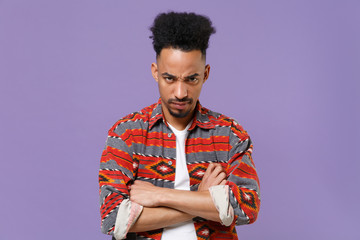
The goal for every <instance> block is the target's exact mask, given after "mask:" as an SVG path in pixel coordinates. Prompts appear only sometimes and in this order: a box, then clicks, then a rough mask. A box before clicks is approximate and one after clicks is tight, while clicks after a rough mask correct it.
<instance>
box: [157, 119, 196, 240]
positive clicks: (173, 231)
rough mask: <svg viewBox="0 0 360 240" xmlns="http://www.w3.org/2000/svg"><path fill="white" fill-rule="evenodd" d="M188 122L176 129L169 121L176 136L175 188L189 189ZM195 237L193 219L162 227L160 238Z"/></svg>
mask: <svg viewBox="0 0 360 240" xmlns="http://www.w3.org/2000/svg"><path fill="white" fill-rule="evenodd" d="M191 123H192V122H190V123H189V124H188V125H187V126H186V128H185V129H184V130H182V131H179V130H177V129H176V128H174V127H173V126H171V125H170V124H169V123H168V125H169V127H170V129H171V130H172V131H173V133H174V134H175V136H176V170H175V189H179V190H188V191H190V179H189V172H188V169H187V165H186V156H185V140H186V138H187V135H188V129H189V127H190V126H191ZM184 239H189V240H191V239H194V240H196V239H197V236H196V231H195V226H194V221H192V220H190V221H187V222H183V223H179V224H175V225H172V226H169V227H166V228H164V231H163V234H162V237H161V240H184Z"/></svg>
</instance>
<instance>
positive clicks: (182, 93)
mask: <svg viewBox="0 0 360 240" xmlns="http://www.w3.org/2000/svg"><path fill="white" fill-rule="evenodd" d="M187 94H188V92H187V86H186V83H184V82H183V81H177V82H176V84H175V92H174V95H175V97H176V98H178V99H183V98H185V97H187Z"/></svg>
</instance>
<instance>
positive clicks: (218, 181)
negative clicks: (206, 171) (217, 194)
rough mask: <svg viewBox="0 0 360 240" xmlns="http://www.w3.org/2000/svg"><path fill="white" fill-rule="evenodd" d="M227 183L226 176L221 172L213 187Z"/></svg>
mask: <svg viewBox="0 0 360 240" xmlns="http://www.w3.org/2000/svg"><path fill="white" fill-rule="evenodd" d="M224 180H225V181H226V174H225V173H224V172H221V173H220V174H219V175H218V176H217V177H216V178H215V179H214V180H213V183H212V185H219V184H220V183H221V182H222V181H224Z"/></svg>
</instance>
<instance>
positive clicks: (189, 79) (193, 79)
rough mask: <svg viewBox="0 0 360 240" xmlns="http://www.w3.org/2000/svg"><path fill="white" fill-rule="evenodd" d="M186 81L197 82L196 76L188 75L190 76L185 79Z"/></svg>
mask: <svg viewBox="0 0 360 240" xmlns="http://www.w3.org/2000/svg"><path fill="white" fill-rule="evenodd" d="M187 81H188V82H189V83H197V81H198V78H197V77H190V78H188V79H187Z"/></svg>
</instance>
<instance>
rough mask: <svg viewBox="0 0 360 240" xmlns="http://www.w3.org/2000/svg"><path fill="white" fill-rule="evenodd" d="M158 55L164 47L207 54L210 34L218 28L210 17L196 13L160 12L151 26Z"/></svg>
mask: <svg viewBox="0 0 360 240" xmlns="http://www.w3.org/2000/svg"><path fill="white" fill-rule="evenodd" d="M150 30H151V32H152V34H153V35H152V36H150V38H152V40H153V46H154V50H155V52H156V56H159V55H160V52H161V50H162V49H163V48H168V47H172V48H175V49H180V50H183V51H191V50H200V51H201V52H202V54H203V55H204V56H206V49H207V48H208V46H209V38H210V35H211V34H213V33H215V32H216V30H215V28H214V27H213V26H212V23H211V21H210V19H209V18H208V17H206V16H203V15H198V14H195V13H186V12H183V13H178V12H168V13H160V14H159V15H157V17H156V18H155V20H154V23H153V25H152V26H151V27H150Z"/></svg>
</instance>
